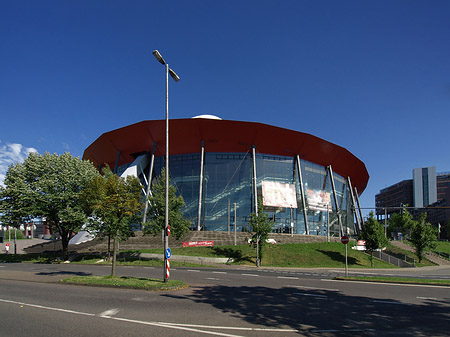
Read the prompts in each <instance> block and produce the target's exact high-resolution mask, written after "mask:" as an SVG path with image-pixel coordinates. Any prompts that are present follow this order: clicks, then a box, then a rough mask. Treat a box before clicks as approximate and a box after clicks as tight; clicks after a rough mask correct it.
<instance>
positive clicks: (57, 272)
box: [36, 270, 92, 276]
mask: <svg viewBox="0 0 450 337" xmlns="http://www.w3.org/2000/svg"><path fill="white" fill-rule="evenodd" d="M36 275H41V276H54V275H71V276H89V275H92V273H85V272H82V271H78V272H75V271H64V270H58V271H49V272H43V271H41V272H39V273H36Z"/></svg>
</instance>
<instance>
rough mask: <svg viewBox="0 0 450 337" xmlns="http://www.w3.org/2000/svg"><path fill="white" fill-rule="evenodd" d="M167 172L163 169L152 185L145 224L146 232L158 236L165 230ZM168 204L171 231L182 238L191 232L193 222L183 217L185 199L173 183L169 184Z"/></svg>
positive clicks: (178, 237) (177, 237) (176, 236)
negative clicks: (182, 209) (182, 210)
mask: <svg viewBox="0 0 450 337" xmlns="http://www.w3.org/2000/svg"><path fill="white" fill-rule="evenodd" d="M165 174H166V173H165V169H162V170H161V174H160V176H159V177H158V179H157V182H156V183H155V184H153V185H152V193H151V195H150V196H149V197H148V202H149V207H148V214H147V222H146V223H144V224H143V225H144V233H145V234H153V235H155V236H156V235H158V234H160V233H161V231H162V230H164V227H165V210H166V178H165ZM168 204H169V226H170V233H171V235H173V236H174V237H175V238H176V239H181V238H182V237H184V236H185V235H186V233H187V232H189V228H190V226H191V224H190V222H189V221H188V220H186V219H184V218H183V213H182V212H181V208H182V207H183V206H184V199H183V197H182V196H181V195H179V196H177V190H176V188H175V186H172V185H170V186H169V200H168Z"/></svg>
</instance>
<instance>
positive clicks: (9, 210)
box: [0, 164, 30, 254]
mask: <svg viewBox="0 0 450 337" xmlns="http://www.w3.org/2000/svg"><path fill="white" fill-rule="evenodd" d="M4 184H5V186H7V188H5V187H3V186H0V219H1V221H2V222H3V224H4V225H7V226H8V227H9V231H8V234H9V235H11V234H10V233H11V227H13V228H15V229H18V228H19V227H20V225H21V224H22V223H23V221H25V220H26V219H27V218H29V214H30V204H29V199H26V198H24V197H23V195H24V194H25V192H26V191H27V185H26V182H25V179H24V175H23V167H22V165H20V164H15V165H14V164H13V165H11V166H10V167H9V168H8V171H7V173H6V176H5V180H4ZM16 232H17V231H16V230H15V231H14V254H16V253H17V247H16V235H17V233H16Z"/></svg>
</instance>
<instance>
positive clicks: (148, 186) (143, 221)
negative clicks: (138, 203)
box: [142, 142, 157, 223]
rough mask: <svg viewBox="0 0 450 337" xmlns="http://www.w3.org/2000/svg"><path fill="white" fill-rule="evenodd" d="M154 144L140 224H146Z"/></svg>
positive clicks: (154, 144) (153, 151)
mask: <svg viewBox="0 0 450 337" xmlns="http://www.w3.org/2000/svg"><path fill="white" fill-rule="evenodd" d="M156 146H157V144H156V142H154V143H153V149H152V155H151V158H150V167H149V169H148V177H147V189H146V191H145V206H144V216H143V218H142V223H146V222H147V211H148V203H149V201H148V195H149V194H150V193H151V192H150V185H151V183H152V176H153V166H154V163H155V150H156Z"/></svg>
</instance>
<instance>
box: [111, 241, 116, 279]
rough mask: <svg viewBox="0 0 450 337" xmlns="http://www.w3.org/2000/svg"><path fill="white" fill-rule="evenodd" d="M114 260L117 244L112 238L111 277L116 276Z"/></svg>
mask: <svg viewBox="0 0 450 337" xmlns="http://www.w3.org/2000/svg"><path fill="white" fill-rule="evenodd" d="M116 258H117V243H116V238H115V237H114V238H113V254H112V269H111V276H112V277H114V276H116Z"/></svg>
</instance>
